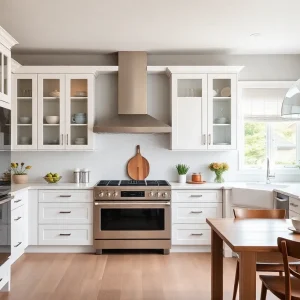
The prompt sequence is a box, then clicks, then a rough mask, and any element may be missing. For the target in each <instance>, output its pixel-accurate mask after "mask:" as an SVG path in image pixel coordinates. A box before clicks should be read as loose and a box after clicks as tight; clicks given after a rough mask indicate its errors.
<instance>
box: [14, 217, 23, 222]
mask: <svg viewBox="0 0 300 300" xmlns="http://www.w3.org/2000/svg"><path fill="white" fill-rule="evenodd" d="M20 219H22V217H17V218H16V219H14V220H15V221H19V220H20Z"/></svg>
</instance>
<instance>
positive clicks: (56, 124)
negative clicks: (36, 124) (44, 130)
mask: <svg viewBox="0 0 300 300" xmlns="http://www.w3.org/2000/svg"><path fill="white" fill-rule="evenodd" d="M43 125H44V126H60V124H43Z"/></svg>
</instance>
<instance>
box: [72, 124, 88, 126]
mask: <svg viewBox="0 0 300 300" xmlns="http://www.w3.org/2000/svg"><path fill="white" fill-rule="evenodd" d="M71 126H87V124H71Z"/></svg>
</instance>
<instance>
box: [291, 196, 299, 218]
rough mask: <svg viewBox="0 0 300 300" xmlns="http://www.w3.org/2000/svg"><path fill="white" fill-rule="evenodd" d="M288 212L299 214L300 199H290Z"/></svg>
mask: <svg viewBox="0 0 300 300" xmlns="http://www.w3.org/2000/svg"><path fill="white" fill-rule="evenodd" d="M290 210H292V211H293V212H295V213H297V214H300V199H295V198H292V197H290Z"/></svg>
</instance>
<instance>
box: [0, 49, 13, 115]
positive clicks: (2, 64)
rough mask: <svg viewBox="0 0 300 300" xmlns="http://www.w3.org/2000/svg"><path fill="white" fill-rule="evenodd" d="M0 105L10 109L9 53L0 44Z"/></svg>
mask: <svg viewBox="0 0 300 300" xmlns="http://www.w3.org/2000/svg"><path fill="white" fill-rule="evenodd" d="M0 105H1V106H3V107H5V108H9V109H10V108H11V53H10V50H8V49H7V48H6V47H4V46H2V45H1V44H0Z"/></svg>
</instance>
